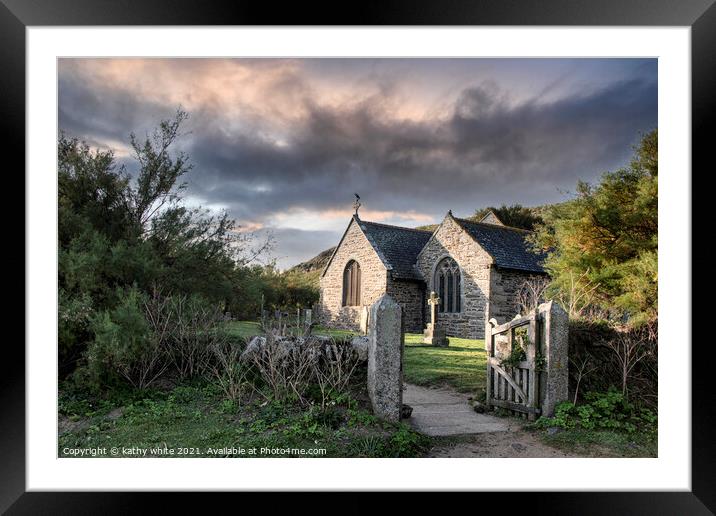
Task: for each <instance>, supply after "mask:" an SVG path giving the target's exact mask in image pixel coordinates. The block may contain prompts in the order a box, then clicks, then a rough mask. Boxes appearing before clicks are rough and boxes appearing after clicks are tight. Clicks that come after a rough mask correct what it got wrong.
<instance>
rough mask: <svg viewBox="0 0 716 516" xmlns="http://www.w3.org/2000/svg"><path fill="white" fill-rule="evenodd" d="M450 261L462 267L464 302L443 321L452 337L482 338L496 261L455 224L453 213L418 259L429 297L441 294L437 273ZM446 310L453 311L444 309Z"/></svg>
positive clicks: (460, 287)
mask: <svg viewBox="0 0 716 516" xmlns="http://www.w3.org/2000/svg"><path fill="white" fill-rule="evenodd" d="M450 259H452V260H454V261H455V263H456V264H457V266H458V267H459V273H460V286H459V295H460V299H459V302H458V303H454V307H453V311H452V312H443V313H441V314H440V318H441V320H442V321H443V324H444V325H445V328H446V330H447V332H448V335H482V334H483V332H484V325H485V307H486V304H487V299H488V296H489V289H490V266H491V265H492V263H493V259H492V257H491V256H490V255H489V254H488V253H487V252H486V251H485V250H484V249H483V248H482V247H481V246H480V245H479V244H478V243H477V242H475V240H474V239H473V238H472V237H471V236H470V235H469V234H468V233H467V232H466V231H465V230H464V229H463V228H462V227H461V226H460V224H458V223H457V222H456V221H455V219H454V218H453V216H452V213H448V215H447V216H446V217H445V219H444V220H443V221H442V223H441V224H440V226H438V228H437V229H436V230H435V233H433V235H432V237H431V238H430V240H429V241H428V243H427V244H426V245H425V247H424V248H423V250H422V251H421V252H420V254H419V255H418V260H417V267H418V269H419V270H420V272H421V274H422V276H423V277H424V278H425V283H426V286H427V290H426V292H427V293H428V294H429V293H430V292H431V291H435V292H437V293H438V294H440V287H439V285H438V284H437V283H438V282H437V281H436V278H437V275H438V274H437V272H438V270H437V269H438V267H439V266H440V264H441V263H443V262H444V261H445V260H450ZM445 294H447V293H445ZM443 297H444V296H443ZM446 308H449V307H446V306H444V307H443V309H446ZM455 308H457V310H456V309H455Z"/></svg>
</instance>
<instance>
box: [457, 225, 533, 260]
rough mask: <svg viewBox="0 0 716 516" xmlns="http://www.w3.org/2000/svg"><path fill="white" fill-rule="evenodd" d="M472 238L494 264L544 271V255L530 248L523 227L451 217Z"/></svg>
mask: <svg viewBox="0 0 716 516" xmlns="http://www.w3.org/2000/svg"><path fill="white" fill-rule="evenodd" d="M453 219H454V220H455V222H457V223H458V224H459V225H460V226H461V227H462V228H463V229H464V230H465V231H466V232H467V233H468V234H469V235H470V236H471V237H472V238H474V239H475V241H477V243H478V244H480V246H482V248H483V249H485V251H487V253H488V254H489V255H490V256H492V258H493V259H494V260H495V265H497V266H498V267H502V268H505V269H516V270H520V271H528V272H539V273H544V272H546V271H545V270H544V267H543V266H542V262H543V260H544V259H545V257H546V255H544V254H543V253H538V252H535V251H533V250H532V248H531V246H530V244H529V242H528V241H527V236H529V235H530V234H531V232H530V231H527V230H525V229H518V228H513V227H510V226H498V225H496V224H487V223H483V222H473V221H471V220H465V219H458V218H457V217H453Z"/></svg>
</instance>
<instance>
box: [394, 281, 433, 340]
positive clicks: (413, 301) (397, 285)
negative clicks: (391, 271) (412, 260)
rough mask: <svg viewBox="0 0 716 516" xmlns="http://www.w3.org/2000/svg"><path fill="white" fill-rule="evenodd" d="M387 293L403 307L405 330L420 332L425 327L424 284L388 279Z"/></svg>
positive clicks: (425, 300) (425, 301)
mask: <svg viewBox="0 0 716 516" xmlns="http://www.w3.org/2000/svg"><path fill="white" fill-rule="evenodd" d="M387 293H388V294H390V296H391V297H392V298H393V299H395V301H397V302H398V304H400V306H401V307H402V309H403V317H404V318H405V320H404V321H403V324H404V325H405V331H407V332H409V333H422V332H423V329H424V328H425V322H424V321H423V304H425V303H427V299H426V298H425V284H424V283H418V282H415V281H399V280H392V279H391V280H389V281H388V292H387Z"/></svg>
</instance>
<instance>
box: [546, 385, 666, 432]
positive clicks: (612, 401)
mask: <svg viewBox="0 0 716 516" xmlns="http://www.w3.org/2000/svg"><path fill="white" fill-rule="evenodd" d="M656 424H657V417H656V414H654V413H653V412H652V411H651V410H649V409H646V408H637V407H635V406H634V405H633V404H632V403H629V402H628V401H627V400H626V399H625V398H624V396H623V395H622V393H621V392H619V391H617V390H616V389H609V390H608V391H607V392H588V393H587V394H586V395H585V403H583V404H580V405H575V404H574V403H572V402H570V401H565V402H562V403H560V404H559V405H557V407H556V408H555V413H554V417H551V418H548V417H540V418H539V419H538V420H537V422H536V423H535V426H537V427H538V428H548V427H559V428H564V429H570V428H583V429H585V430H616V431H624V432H628V433H633V432H636V431H637V430H641V431H646V432H654V431H656Z"/></svg>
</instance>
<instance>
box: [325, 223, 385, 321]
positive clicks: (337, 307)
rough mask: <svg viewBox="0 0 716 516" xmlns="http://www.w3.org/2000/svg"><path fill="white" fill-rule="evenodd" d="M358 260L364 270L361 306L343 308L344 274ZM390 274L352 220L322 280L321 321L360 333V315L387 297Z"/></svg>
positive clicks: (362, 273) (362, 274)
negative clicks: (347, 267)
mask: <svg viewBox="0 0 716 516" xmlns="http://www.w3.org/2000/svg"><path fill="white" fill-rule="evenodd" d="M351 260H355V261H357V262H358V264H359V265H360V269H361V293H360V299H361V305H362V306H342V305H343V271H344V270H345V267H346V265H347V264H348V262H349V261H351ZM387 278H388V271H387V270H386V268H385V266H384V265H383V262H382V261H381V259H380V258H379V257H378V255H377V254H376V252H375V251H374V250H373V247H372V246H371V245H370V243H369V242H368V240H367V239H366V237H365V235H364V234H363V232H362V231H361V229H360V228H359V227H358V226H357V225H356V222H355V220H353V221H351V223H350V226H349V227H348V231H347V232H346V235H345V238H344V239H343V242H342V243H341V245H340V246H339V247H338V249H337V250H336V254H335V256H333V260H332V261H331V263H330V265H329V266H328V270H327V271H326V274H325V275H324V276H322V277H321V280H320V282H321V299H320V301H319V303H318V307H317V308H318V312H319V313H318V317H317V318H318V320H319V322H320V324H322V325H324V326H330V327H332V328H343V329H347V330H355V331H359V330H360V319H361V312H362V310H363V307H364V306H370V305H372V304H373V303H375V301H376V300H377V299H378V298H379V297H380V296H382V295H383V294H385V291H386V284H387Z"/></svg>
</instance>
